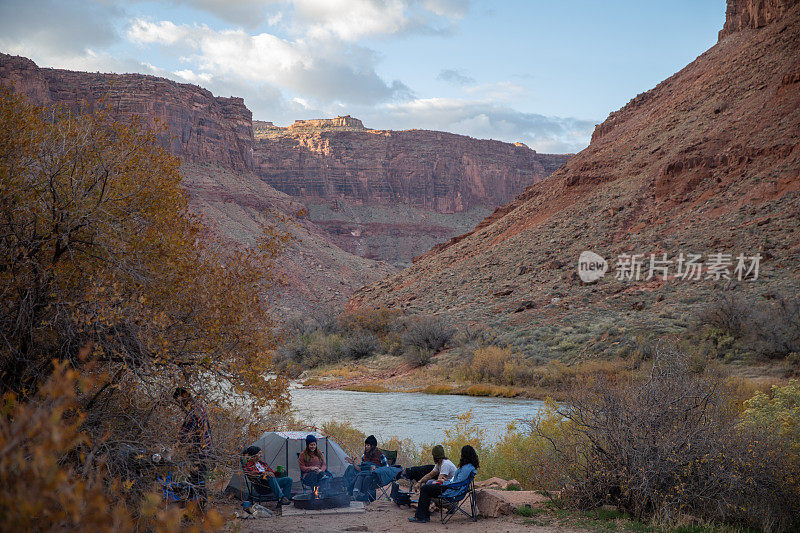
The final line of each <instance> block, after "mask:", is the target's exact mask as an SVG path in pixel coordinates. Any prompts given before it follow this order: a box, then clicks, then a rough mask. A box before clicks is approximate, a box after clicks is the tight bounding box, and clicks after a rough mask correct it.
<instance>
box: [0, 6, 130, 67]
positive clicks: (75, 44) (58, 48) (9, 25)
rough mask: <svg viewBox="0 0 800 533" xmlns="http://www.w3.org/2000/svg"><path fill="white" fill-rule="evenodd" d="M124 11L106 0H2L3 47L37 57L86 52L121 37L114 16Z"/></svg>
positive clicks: (0, 44)
mask: <svg viewBox="0 0 800 533" xmlns="http://www.w3.org/2000/svg"><path fill="white" fill-rule="evenodd" d="M121 14H122V11H121V10H120V9H119V8H117V7H115V6H113V5H111V4H106V3H102V2H91V1H89V2H81V1H78V0H2V2H0V49H3V50H5V51H7V52H10V53H13V54H19V55H24V56H26V57H30V58H35V59H42V58H44V57H52V58H67V57H71V56H81V55H85V54H86V53H87V51H88V50H91V49H101V48H104V47H107V46H109V45H111V44H113V43H114V42H115V41H117V40H118V39H119V36H118V35H117V32H116V30H115V28H114V25H113V20H114V19H115V18H117V17H119V16H120V15H121Z"/></svg>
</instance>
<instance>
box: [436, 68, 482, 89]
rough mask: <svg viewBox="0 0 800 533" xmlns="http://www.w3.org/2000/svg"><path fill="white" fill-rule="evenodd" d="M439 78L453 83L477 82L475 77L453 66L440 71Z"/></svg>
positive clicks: (467, 83) (466, 83) (437, 77)
mask: <svg viewBox="0 0 800 533" xmlns="http://www.w3.org/2000/svg"><path fill="white" fill-rule="evenodd" d="M436 79H437V80H441V81H445V82H447V83H452V84H453V85H469V84H471V83H475V78H472V77H470V76H468V75H466V74H465V73H464V72H462V71H460V70H456V69H452V68H447V69H444V70H442V71H440V72H439V74H438V75H437V76H436Z"/></svg>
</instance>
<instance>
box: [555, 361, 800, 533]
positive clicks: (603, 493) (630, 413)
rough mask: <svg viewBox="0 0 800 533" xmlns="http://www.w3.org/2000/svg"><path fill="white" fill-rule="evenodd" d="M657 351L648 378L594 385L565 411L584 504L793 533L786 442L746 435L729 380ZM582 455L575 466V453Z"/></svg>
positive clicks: (577, 499)
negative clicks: (730, 394)
mask: <svg viewBox="0 0 800 533" xmlns="http://www.w3.org/2000/svg"><path fill="white" fill-rule="evenodd" d="M692 366H693V365H692V362H691V361H690V360H689V358H688V357H686V356H685V355H684V354H681V353H677V352H675V351H671V350H664V349H661V348H659V349H658V350H657V352H656V356H655V358H654V360H653V366H652V369H651V370H650V372H649V373H647V374H646V375H643V376H641V377H639V378H636V379H633V380H630V381H629V380H622V381H621V380H613V379H607V378H605V377H602V376H601V377H599V378H598V379H594V380H587V381H586V382H585V383H584V384H583V385H582V386H581V387H579V388H578V390H576V391H575V392H574V393H573V394H571V395H570V396H569V398H568V401H567V405H568V407H566V406H565V407H561V408H559V409H558V414H559V415H561V416H563V417H564V418H565V419H566V420H568V421H570V423H571V424H572V427H573V431H574V435H575V436H576V437H577V439H576V441H575V442H561V443H559V442H553V443H552V445H553V447H554V451H555V452H556V453H558V454H560V455H563V459H564V460H563V462H562V464H563V465H564V466H565V467H569V466H572V467H573V468H575V469H574V470H573V471H571V472H570V479H569V482H568V484H569V485H570V486H571V487H572V489H571V491H570V495H571V496H572V498H573V501H574V503H576V504H577V505H578V506H580V507H588V508H596V507H599V506H601V505H603V504H612V505H617V506H618V507H619V508H620V509H621V510H623V511H625V512H628V513H630V514H631V515H632V516H634V517H636V518H638V519H642V518H653V517H655V518H658V519H660V520H664V521H667V522H670V521H674V520H676V519H677V518H678V517H679V516H680V515H682V514H690V515H694V516H699V517H702V518H705V519H707V520H710V521H721V522H731V523H739V524H742V525H748V526H755V527H760V528H764V529H774V530H780V531H786V530H789V529H790V528H791V527H792V525H793V524H794V521H795V520H796V517H797V516H800V490H798V489H799V488H800V475H799V474H800V471H799V470H798V465H797V463H796V462H793V461H792V460H791V459H790V458H789V455H788V454H787V450H786V447H785V445H784V443H782V442H781V441H780V440H778V439H775V438H772V437H771V436H770V435H769V433H768V432H763V431H759V430H757V429H747V430H742V429H740V427H741V426H740V424H739V420H738V418H737V413H736V411H735V410H734V409H733V408H732V406H733V405H734V403H735V402H731V401H729V398H728V396H727V394H726V392H727V391H726V390H725V387H724V384H723V383H724V382H723V380H722V379H721V378H720V377H718V376H714V375H708V374H706V375H703V374H699V373H697V372H694V371H693V370H692ZM576 449H579V450H581V451H580V454H579V457H578V459H579V460H578V461H575V457H574V453H575V452H574V450H576Z"/></svg>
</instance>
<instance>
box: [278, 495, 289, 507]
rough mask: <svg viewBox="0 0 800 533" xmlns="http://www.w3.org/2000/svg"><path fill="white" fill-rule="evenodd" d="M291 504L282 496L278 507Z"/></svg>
mask: <svg viewBox="0 0 800 533" xmlns="http://www.w3.org/2000/svg"><path fill="white" fill-rule="evenodd" d="M291 503H292V502H290V501H289V498H287V497H286V496H281V499H280V500H278V505H290V504H291Z"/></svg>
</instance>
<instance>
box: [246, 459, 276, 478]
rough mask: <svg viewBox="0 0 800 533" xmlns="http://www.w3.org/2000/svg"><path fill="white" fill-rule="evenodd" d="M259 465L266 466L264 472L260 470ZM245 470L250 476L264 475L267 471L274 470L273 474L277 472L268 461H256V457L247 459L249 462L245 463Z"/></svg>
mask: <svg viewBox="0 0 800 533" xmlns="http://www.w3.org/2000/svg"><path fill="white" fill-rule="evenodd" d="M257 465H261V466H262V467H263V468H264V472H261V471H259V470H258V466H257ZM244 471H245V473H246V474H247V475H248V476H253V477H264V476H265V475H266V474H267V472H272V473H273V474H274V473H275V472H274V471H273V470H272V469H271V468H270V467H269V465H268V464H267V463H265V462H264V461H256V460H255V459H250V460H249V461H247V463H246V464H245V465H244Z"/></svg>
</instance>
